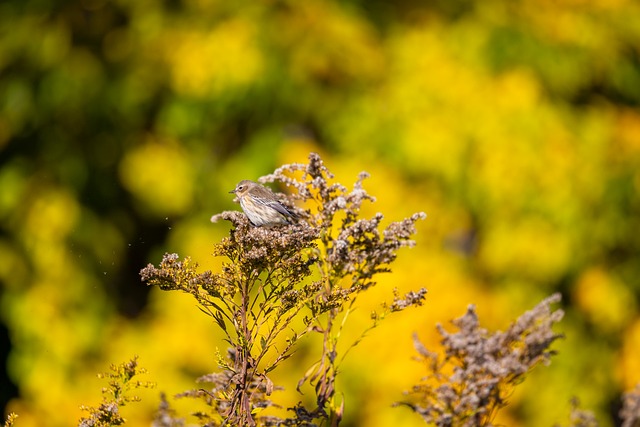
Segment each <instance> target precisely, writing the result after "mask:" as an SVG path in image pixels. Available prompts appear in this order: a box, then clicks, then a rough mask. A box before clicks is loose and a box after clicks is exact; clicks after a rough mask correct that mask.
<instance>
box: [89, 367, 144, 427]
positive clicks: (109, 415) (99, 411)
mask: <svg viewBox="0 0 640 427" xmlns="http://www.w3.org/2000/svg"><path fill="white" fill-rule="evenodd" d="M146 372H147V371H146V370H145V369H144V368H140V367H138V360H137V357H134V358H133V359H131V360H130V361H129V362H126V363H121V364H120V365H111V372H109V373H105V374H99V375H98V378H107V379H108V380H109V382H108V384H109V386H108V387H104V388H103V389H102V403H101V404H100V406H98V407H97V408H94V407H89V406H82V407H81V409H82V410H83V411H87V412H89V417H87V418H81V419H80V421H79V423H78V426H79V427H110V426H118V425H122V424H124V423H125V419H124V418H123V417H122V415H121V414H120V408H122V407H124V406H126V405H127V404H128V403H130V402H138V401H139V400H140V398H139V397H138V396H135V395H130V394H129V392H130V391H131V390H133V389H137V388H153V387H155V384H153V383H151V382H148V381H139V380H137V379H135V380H134V378H135V377H137V376H138V375H140V374H145V373H146Z"/></svg>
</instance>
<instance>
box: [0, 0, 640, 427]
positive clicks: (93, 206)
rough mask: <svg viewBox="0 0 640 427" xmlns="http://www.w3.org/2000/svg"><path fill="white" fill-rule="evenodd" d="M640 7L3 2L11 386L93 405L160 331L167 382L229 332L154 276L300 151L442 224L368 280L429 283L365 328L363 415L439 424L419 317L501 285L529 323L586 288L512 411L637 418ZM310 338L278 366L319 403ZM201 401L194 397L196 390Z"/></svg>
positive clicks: (47, 403) (58, 418)
mask: <svg viewBox="0 0 640 427" xmlns="http://www.w3.org/2000/svg"><path fill="white" fill-rule="evenodd" d="M639 105H640V5H639V3H638V2H636V1H633V0H554V1H549V0H519V1H513V0H482V1H470V0H428V1H417V0H401V1H398V2H387V1H381V0H366V1H365V0H352V1H344V2H338V1H330V0H307V1H304V2H299V1H294V0H259V1H237V2H226V1H215V0H212V1H207V0H164V1H161V0H135V1H134V0H80V1H71V0H67V1H65V0H61V1H51V0H5V1H3V2H1V3H0V322H1V328H0V348H1V350H2V351H1V353H2V366H3V368H4V369H3V370H2V374H1V375H0V380H1V386H2V387H1V392H0V403H1V404H2V406H4V405H7V406H6V410H7V411H15V412H17V413H19V415H20V419H19V420H18V425H19V426H21V427H30V426H42V425H47V426H54V427H56V426H67V425H73V424H74V423H75V422H76V420H77V419H78V418H79V417H80V416H81V415H82V413H81V411H80V409H79V406H80V405H81V404H89V405H92V404H93V405H95V404H96V403H98V402H99V400H100V387H102V385H103V384H102V383H101V382H100V381H99V380H97V379H96V378H95V374H96V373H98V372H103V371H105V370H107V367H108V365H109V363H119V362H123V361H126V360H128V359H129V358H130V357H131V356H133V355H135V354H137V355H139V356H140V363H141V364H142V365H143V366H145V367H146V368H147V369H148V370H149V371H150V373H149V374H148V375H147V376H146V378H143V379H147V380H152V381H156V382H157V383H158V388H157V389H156V390H151V391H148V392H146V391H145V392H141V393H140V394H141V396H142V397H143V401H142V402H141V403H139V404H137V405H135V406H132V407H130V408H125V416H126V417H127V418H128V419H129V420H130V425H148V422H149V421H148V420H149V419H150V417H151V416H152V413H153V410H154V408H155V407H156V406H157V404H158V393H159V392H160V391H165V392H166V393H168V394H169V395H173V394H176V393H179V392H181V391H184V390H186V389H189V388H192V387H195V384H194V382H193V380H194V378H195V377H197V376H199V375H202V374H205V373H207V372H211V371H214V370H215V368H216V363H215V361H216V358H215V353H216V349H220V351H224V343H223V342H222V341H221V340H220V336H219V334H218V333H217V332H216V330H215V328H214V326H213V323H212V322H210V321H209V319H207V318H206V317H205V316H204V315H203V314H202V313H201V312H200V311H199V310H197V308H196V306H195V302H194V301H192V300H191V299H189V297H188V296H185V295H178V294H175V295H174V294H171V293H162V292H160V291H159V290H157V289H152V290H149V289H147V288H146V287H145V286H144V284H142V283H141V282H140V279H139V276H138V271H139V270H140V269H141V268H142V267H144V266H145V265H146V263H148V262H154V263H158V262H159V260H160V258H161V255H162V253H164V252H165V251H167V252H178V253H179V254H180V255H181V256H187V255H190V256H191V257H192V258H193V259H194V260H196V261H197V262H199V264H200V265H201V266H202V267H203V268H216V266H218V265H219V261H218V260H215V259H213V258H212V256H211V255H210V254H211V252H212V245H213V244H214V243H215V242H217V241H219V239H221V238H222V237H223V236H224V235H226V234H227V233H228V230H229V224H211V223H210V222H209V217H210V216H211V215H212V214H214V213H217V212H220V211H222V210H227V209H238V206H237V205H234V204H233V203H232V200H231V199H232V197H231V195H229V194H228V191H229V190H231V189H232V188H233V187H234V185H235V184H236V182H238V181H239V180H241V179H246V178H248V179H256V178H257V177H259V176H261V175H263V174H266V173H269V172H271V171H273V169H274V168H275V167H278V166H280V165H281V164H283V163H289V162H294V161H296V162H299V161H305V159H306V157H307V155H308V153H309V152H310V151H317V152H319V153H321V155H322V156H323V158H324V160H325V162H326V164H327V166H328V167H329V168H330V169H331V170H332V171H333V172H334V173H335V174H336V178H337V180H338V181H340V182H342V183H344V184H347V185H351V183H352V182H354V181H355V179H356V177H357V174H358V173H359V172H360V171H361V170H367V171H369V172H370V173H371V174H372V177H371V179H369V180H368V181H367V182H366V188H367V189H368V191H369V192H370V193H371V194H373V195H374V196H376V197H377V199H378V201H377V203H375V204H373V205H370V206H368V207H366V209H365V210H364V213H365V214H366V215H370V214H373V213H374V212H377V211H380V212H383V213H384V214H385V218H386V219H387V220H389V221H391V220H400V219H402V218H404V217H406V216H408V215H410V214H411V213H413V212H417V211H424V212H426V213H427V214H428V218H427V219H426V220H425V221H422V222H420V223H419V224H418V230H419V232H418V235H417V236H416V239H417V243H418V245H417V247H416V248H414V249H411V250H403V251H402V252H401V253H400V257H399V259H398V261H397V262H396V263H395V264H394V267H393V273H392V274H387V275H386V276H384V277H381V278H380V281H379V285H378V286H377V287H376V288H374V289H372V290H371V291H370V292H369V294H368V295H367V297H366V298H364V299H362V300H361V301H360V303H359V307H360V308H359V309H358V310H357V311H356V313H354V315H353V316H352V318H351V319H350V322H349V327H348V331H347V332H345V335H344V340H345V341H344V342H345V344H346V343H348V342H349V340H350V339H353V338H355V337H357V336H358V335H359V333H360V332H361V331H362V329H363V328H365V327H366V326H367V318H368V314H369V311H370V310H371V309H373V308H375V307H376V306H377V305H378V304H379V303H380V302H381V301H389V300H390V299H391V295H392V292H391V291H392V289H393V288H394V287H397V288H398V289H399V290H400V291H401V292H402V291H408V290H411V289H417V288H419V287H422V286H424V287H426V288H428V289H429V294H428V297H427V302H426V304H425V306H424V307H421V308H419V309H414V310H411V311H407V312H404V313H401V314H399V315H396V316H393V317H390V318H388V319H387V320H385V322H383V324H382V325H381V326H380V327H379V328H377V329H375V330H374V331H372V332H371V333H369V335H368V337H367V338H366V339H365V340H364V341H363V342H362V343H361V344H360V345H359V346H357V347H355V348H354V349H353V350H352V352H351V353H350V354H349V356H348V358H347V361H346V362H345V365H344V366H343V370H342V376H341V377H340V383H339V385H338V386H339V387H340V391H341V392H342V393H343V394H344V398H345V401H346V409H345V411H346V419H345V422H344V425H345V426H374V427H375V426H389V425H404V426H414V425H415V426H419V425H423V422H422V421H421V419H420V418H419V417H417V416H416V415H414V414H411V413H409V411H408V410H406V409H399V408H392V407H391V405H392V403H393V402H395V401H397V400H401V399H402V398H403V396H402V391H403V390H406V389H408V388H409V387H410V386H411V384H414V383H417V382H418V381H419V380H420V378H421V377H422V376H423V375H424V372H423V371H422V370H421V367H420V365H419V364H417V363H416V362H415V361H413V360H412V357H413V355H414V351H413V348H412V333H414V332H417V333H418V335H419V337H420V338H421V339H422V340H423V341H424V342H425V344H426V345H427V346H429V347H431V348H433V347H434V346H435V345H436V344H437V342H438V336H437V334H436V333H435V330H434V325H435V324H436V323H437V322H442V323H443V324H447V323H448V321H449V320H450V319H452V318H455V317H458V316H460V315H462V314H463V312H464V310H465V308H466V306H467V305H468V304H471V303H473V304H476V305H477V308H478V312H479V314H480V318H481V321H482V322H483V324H484V325H485V326H486V327H487V328H490V329H505V328H506V327H508V325H509V323H510V322H511V321H512V320H513V319H515V317H516V316H517V315H519V314H520V313H522V312H523V311H524V310H525V309H527V308H530V307H532V306H533V305H535V304H536V303H537V302H538V301H539V300H541V299H542V298H543V297H545V296H547V295H549V294H551V293H552V292H556V291H560V292H562V294H563V297H564V301H563V304H564V308H565V309H566V311H567V315H566V318H565V319H564V320H563V322H562V323H561V325H560V327H559V330H560V331H561V332H563V333H564V334H566V338H565V339H564V340H562V341H561V342H558V343H556V345H555V348H556V349H557V350H558V351H559V355H558V356H557V357H555V358H554V360H553V362H552V364H551V366H549V367H539V368H538V369H537V370H536V371H535V372H534V373H533V374H532V375H530V376H529V377H528V379H527V381H525V382H524V383H523V384H522V385H521V386H520V387H519V388H518V389H516V391H515V392H514V394H513V395H512V396H511V399H510V401H511V403H512V404H511V406H510V407H509V409H508V410H507V411H506V412H504V413H503V414H502V415H501V417H500V422H502V423H503V424H505V425H510V426H551V425H552V424H553V423H565V424H567V423H568V419H569V411H570V403H569V401H570V399H571V398H572V397H573V396H576V397H578V398H579V399H580V401H581V406H582V407H583V408H586V409H591V410H593V411H594V412H595V413H596V414H597V416H598V417H599V419H600V421H601V423H602V425H604V426H613V425H615V423H616V420H615V413H616V412H617V410H618V408H619V397H620V394H621V393H622V392H623V391H625V390H629V389H630V388H632V387H633V385H634V384H635V383H636V382H638V381H640V316H639V311H638V302H639V297H640V109H639ZM308 353H309V352H306V351H302V352H301V353H300V354H299V355H297V356H296V358H294V359H291V360H292V363H290V364H289V365H288V366H287V367H286V368H285V369H282V370H280V371H277V372H276V373H275V381H276V383H279V384H281V385H284V386H285V387H286V390H285V391H283V392H280V393H277V395H276V396H274V399H276V400H279V402H280V403H282V404H283V405H285V407H286V405H293V404H295V403H296V402H297V401H298V400H300V399H301V397H300V396H298V395H297V394H296V392H295V390H294V389H295V384H296V381H297V379H298V378H299V377H300V376H301V375H302V373H303V372H304V371H305V370H306V368H307V367H308V366H309V364H310V363H312V362H313V360H312V358H310V357H311V356H309V354H308ZM174 404H175V405H176V408H177V409H178V410H179V411H180V412H183V411H184V412H188V411H189V410H190V405H191V404H190V403H188V402H183V401H178V402H177V403H174Z"/></svg>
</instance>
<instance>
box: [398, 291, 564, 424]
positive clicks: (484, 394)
mask: <svg viewBox="0 0 640 427" xmlns="http://www.w3.org/2000/svg"><path fill="white" fill-rule="evenodd" d="M559 301H560V294H554V295H552V296H550V297H548V298H546V299H545V300H543V301H542V302H541V303H540V304H538V305H537V306H536V307H535V308H533V309H532V310H530V311H527V312H526V313H524V314H523V315H522V316H520V317H519V318H518V319H517V321H516V322H515V323H514V324H512V325H511V326H510V327H509V329H508V330H507V331H506V332H495V333H489V332H488V331H487V330H485V329H483V328H481V327H480V324H479V321H478V316H477V314H476V312H475V307H474V306H473V305H471V306H469V308H468V310H467V313H466V314H465V315H464V316H462V317H460V318H458V319H456V320H454V321H453V324H454V325H455V326H456V328H457V329H458V332H455V333H449V332H447V331H446V330H445V329H444V328H443V327H442V326H441V325H438V332H439V333H440V335H441V336H442V346H443V348H444V357H440V356H438V354H436V353H433V352H430V351H429V350H427V349H426V348H425V347H424V345H423V344H422V343H420V341H419V340H418V339H417V337H415V338H414V342H415V348H416V350H417V351H418V353H419V360H421V361H422V362H423V363H424V364H425V365H426V368H427V370H428V371H429V375H428V376H427V377H426V378H424V380H423V382H422V383H421V384H419V385H416V386H414V387H413V389H412V390H411V392H409V393H408V394H410V395H411V396H412V397H414V398H415V400H417V402H416V401H414V402H401V403H400V405H404V406H408V407H409V408H411V409H412V410H413V411H415V412H416V413H418V414H420V415H421V416H422V417H423V418H424V420H425V421H426V422H428V423H432V424H434V425H436V426H441V427H445V426H462V427H479V426H486V427H489V426H493V425H494V424H493V419H494V417H495V415H496V413H497V411H498V410H499V409H500V408H502V407H503V406H505V405H506V404H507V398H508V397H509V395H510V394H511V392H512V390H513V388H514V387H515V386H516V385H517V384H519V383H520V382H521V381H523V380H524V377H525V375H526V374H527V373H528V372H529V371H530V370H531V369H532V368H533V367H534V366H536V365H537V364H539V363H544V364H548V363H549V361H550V357H551V356H552V355H553V354H555V353H554V351H553V350H550V349H549V347H550V346H551V344H552V343H553V342H554V341H555V340H557V339H558V338H560V337H561V335H559V334H556V333H554V332H553V330H552V326H553V324H554V323H556V322H558V321H560V319H562V317H563V314H564V313H563V311H562V310H556V311H552V310H551V307H550V306H551V304H553V303H556V302H559Z"/></svg>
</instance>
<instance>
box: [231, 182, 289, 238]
mask: <svg viewBox="0 0 640 427" xmlns="http://www.w3.org/2000/svg"><path fill="white" fill-rule="evenodd" d="M229 193H232V194H235V195H236V197H237V198H238V200H239V201H240V207H242V210H243V211H244V213H245V215H246V216H247V218H249V222H251V224H252V225H254V226H255V227H263V226H266V227H273V226H277V225H286V224H291V220H293V219H295V218H296V214H295V213H294V212H292V211H290V210H289V209H287V208H286V207H285V206H283V205H282V203H280V202H279V201H278V199H277V198H276V195H275V194H273V191H271V190H270V189H268V188H267V187H264V186H262V185H260V184H258V183H257V182H253V181H250V180H248V179H245V180H242V181H240V182H239V183H238V185H236V188H235V189H234V190H231V191H229Z"/></svg>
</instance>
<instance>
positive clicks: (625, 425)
mask: <svg viewBox="0 0 640 427" xmlns="http://www.w3.org/2000/svg"><path fill="white" fill-rule="evenodd" d="M620 418H622V427H640V384H636V388H635V389H634V390H632V391H629V392H627V393H625V394H624V395H623V396H622V409H621V410H620Z"/></svg>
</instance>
